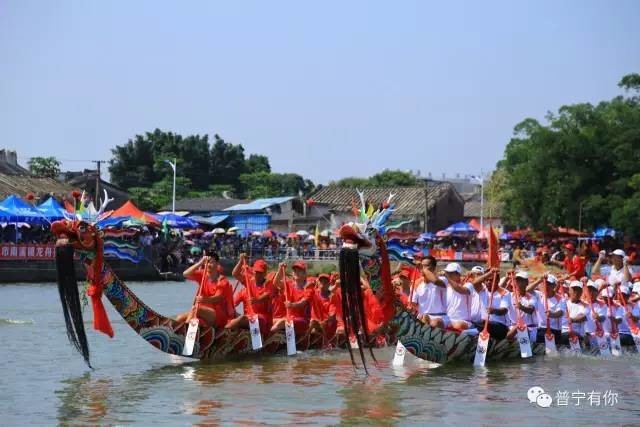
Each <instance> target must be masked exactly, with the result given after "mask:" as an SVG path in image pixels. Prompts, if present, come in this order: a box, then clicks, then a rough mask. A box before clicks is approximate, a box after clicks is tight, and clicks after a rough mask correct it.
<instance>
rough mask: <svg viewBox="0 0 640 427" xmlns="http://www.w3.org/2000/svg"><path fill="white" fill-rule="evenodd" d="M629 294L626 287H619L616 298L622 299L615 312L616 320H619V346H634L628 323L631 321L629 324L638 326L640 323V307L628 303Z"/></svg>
mask: <svg viewBox="0 0 640 427" xmlns="http://www.w3.org/2000/svg"><path fill="white" fill-rule="evenodd" d="M630 293H631V290H630V289H629V287H628V286H625V285H623V286H620V292H619V294H618V297H619V298H622V300H621V301H620V304H619V305H618V309H617V310H616V319H619V323H618V331H619V332H620V344H622V345H629V346H633V345H635V344H634V342H633V336H632V335H631V330H630V328H629V321H630V320H631V322H633V323H634V324H635V325H636V326H638V322H639V321H640V307H639V306H638V304H635V303H633V302H631V301H629V296H630ZM623 302H624V303H623ZM625 306H626V308H625Z"/></svg>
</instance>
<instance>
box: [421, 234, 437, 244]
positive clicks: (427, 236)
mask: <svg viewBox="0 0 640 427" xmlns="http://www.w3.org/2000/svg"><path fill="white" fill-rule="evenodd" d="M434 237H435V236H434V234H433V233H422V234H421V235H420V237H418V238H417V239H416V243H424V242H427V241H429V240H433V238H434Z"/></svg>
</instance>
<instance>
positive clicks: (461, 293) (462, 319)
mask: <svg viewBox="0 0 640 427" xmlns="http://www.w3.org/2000/svg"><path fill="white" fill-rule="evenodd" d="M444 274H445V276H446V278H447V282H448V285H447V316H449V324H450V326H451V327H452V328H454V329H457V330H460V331H463V330H466V329H471V328H473V323H471V299H472V296H473V294H475V292H476V291H475V289H474V288H473V284H472V283H468V282H467V283H462V277H461V276H462V268H460V264H458V263H457V262H452V263H449V264H447V266H446V267H445V269H444Z"/></svg>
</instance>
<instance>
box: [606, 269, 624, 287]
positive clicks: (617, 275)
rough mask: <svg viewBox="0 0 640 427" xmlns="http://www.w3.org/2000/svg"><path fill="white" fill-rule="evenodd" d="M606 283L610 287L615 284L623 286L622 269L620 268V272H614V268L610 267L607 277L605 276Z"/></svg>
mask: <svg viewBox="0 0 640 427" xmlns="http://www.w3.org/2000/svg"><path fill="white" fill-rule="evenodd" d="M607 283H608V284H610V285H615V284H616V283H622V284H624V283H625V280H624V267H622V268H621V269H620V270H616V268H615V267H614V266H613V265H612V266H611V270H610V271H609V276H607Z"/></svg>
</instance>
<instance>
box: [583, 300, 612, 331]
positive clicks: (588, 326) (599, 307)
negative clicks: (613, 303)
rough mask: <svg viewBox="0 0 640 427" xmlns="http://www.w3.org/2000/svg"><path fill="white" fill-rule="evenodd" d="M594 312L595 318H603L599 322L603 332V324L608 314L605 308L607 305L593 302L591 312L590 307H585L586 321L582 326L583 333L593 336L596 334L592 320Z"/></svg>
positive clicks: (594, 322)
mask: <svg viewBox="0 0 640 427" xmlns="http://www.w3.org/2000/svg"><path fill="white" fill-rule="evenodd" d="M594 311H595V312H596V316H598V317H602V316H604V317H605V320H604V321H603V322H601V325H602V326H603V327H602V329H603V330H604V323H605V322H606V321H607V320H606V317H607V315H608V312H609V310H608V308H607V304H604V303H601V302H599V301H595V302H594V303H593V311H592V310H591V307H589V306H587V321H586V322H585V324H584V331H585V332H587V333H589V334H594V333H595V332H596V321H595V319H594V318H593V312H594Z"/></svg>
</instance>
